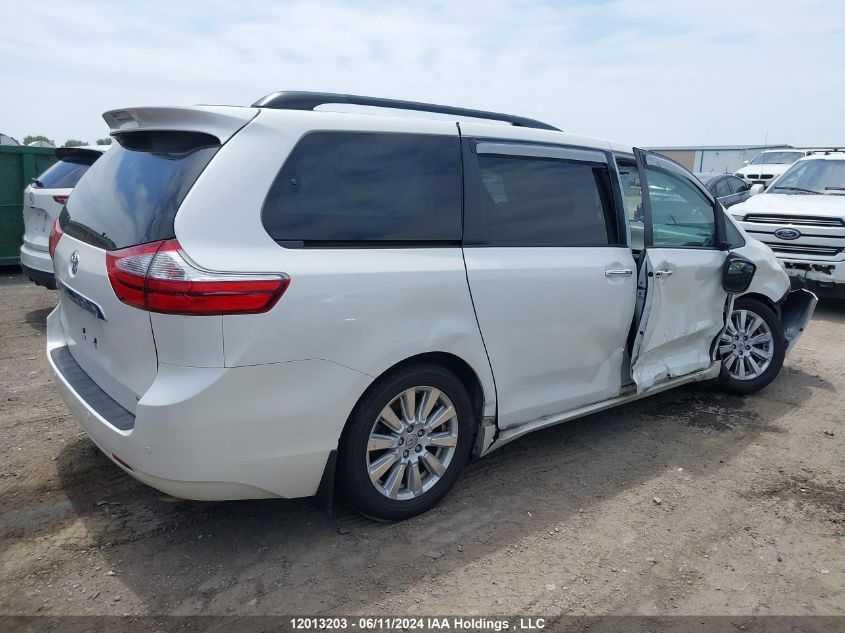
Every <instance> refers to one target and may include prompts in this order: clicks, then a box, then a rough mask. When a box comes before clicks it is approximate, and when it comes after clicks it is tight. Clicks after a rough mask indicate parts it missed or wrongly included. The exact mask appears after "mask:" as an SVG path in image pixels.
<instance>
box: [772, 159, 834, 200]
mask: <svg viewBox="0 0 845 633" xmlns="http://www.w3.org/2000/svg"><path fill="white" fill-rule="evenodd" d="M771 191H773V192H774V191H776V192H778V193H826V194H838V195H845V160H825V159H818V160H803V161H801V162H800V163H796V164H795V165H793V166H792V167H790V168H789V170H788V171H787V172H786V173H785V174H784V175H783V176H781V177H780V178H778V180H777V181H776V182H775V184H774V186H773V187H772V188H771Z"/></svg>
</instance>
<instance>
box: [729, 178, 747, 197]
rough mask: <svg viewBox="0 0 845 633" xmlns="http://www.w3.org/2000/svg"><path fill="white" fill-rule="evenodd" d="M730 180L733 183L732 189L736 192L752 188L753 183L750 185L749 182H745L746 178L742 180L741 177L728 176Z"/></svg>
mask: <svg viewBox="0 0 845 633" xmlns="http://www.w3.org/2000/svg"><path fill="white" fill-rule="evenodd" d="M728 182H729V183H730V185H731V191H733V192H734V193H742V192H743V191H748V190H749V189H751V185H749V184H748V183H747V182H745V181H744V180H740V179H739V178H734V177H733V176H731V177H730V178H728Z"/></svg>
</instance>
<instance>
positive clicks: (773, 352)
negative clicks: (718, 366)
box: [719, 297, 786, 395]
mask: <svg viewBox="0 0 845 633" xmlns="http://www.w3.org/2000/svg"><path fill="white" fill-rule="evenodd" d="M785 356H786V336H785V335H784V332H783V325H781V322H780V319H778V317H777V315H776V314H775V313H774V311H773V310H772V309H771V308H770V307H769V306H767V305H766V304H765V303H763V302H762V301H759V300H757V299H751V298H746V297H740V298H739V299H737V300H736V301H735V302H734V307H733V312H732V313H731V318H730V320H729V322H728V328H727V329H726V330H725V334H724V335H723V336H722V338H721V340H720V341H719V357H720V358H721V359H722V371H721V373H720V374H719V386H720V387H721V388H722V389H723V390H725V391H728V392H730V393H735V394H740V395H743V394H749V393H754V392H755V391H759V390H760V389H762V388H763V387H765V386H766V385H768V384H769V383H770V382H772V381H773V380H774V379H775V377H776V376H777V375H778V373H780V370H781V368H782V367H783V359H784V357H785Z"/></svg>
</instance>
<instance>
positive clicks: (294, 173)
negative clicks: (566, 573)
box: [47, 92, 815, 520]
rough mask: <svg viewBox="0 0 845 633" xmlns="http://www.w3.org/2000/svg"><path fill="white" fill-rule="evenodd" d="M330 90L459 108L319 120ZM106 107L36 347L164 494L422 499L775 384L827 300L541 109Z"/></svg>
mask: <svg viewBox="0 0 845 633" xmlns="http://www.w3.org/2000/svg"><path fill="white" fill-rule="evenodd" d="M335 103H343V104H352V105H353V106H354V105H362V106H382V107H388V108H392V109H404V110H409V111H411V110H414V111H423V112H436V113H440V114H441V115H445V116H448V117H449V118H448V119H445V120H444V118H445V117H444V118H441V119H440V120H430V119H426V118H422V115H421V116H419V117H417V118H409V117H395V116H373V115H372V114H356V113H349V112H346V113H338V112H330V111H325V110H320V111H312V109H313V108H316V107H318V106H324V105H330V104H335ZM104 118H105V120H106V122H107V123H108V124H109V126H110V128H111V135H112V136H113V138H114V139H115V141H116V144H115V146H114V147H113V148H112V149H111V150H110V151H109V152H108V153H107V154H106V155H105V156H104V157H103V158H102V159H100V160H99V161H98V162H97V163H95V164H94V166H93V167H92V168H91V169H90V170H89V172H88V174H87V175H86V177H85V178H84V180H83V181H82V182H81V183H80V185H79V187H77V189H76V190H75V191H74V194H73V196H71V198H70V199H69V200H68V202H67V204H66V206H65V208H64V210H63V211H62V213H61V215H60V217H59V220H58V222H57V223H56V224H55V235H54V237H53V245H54V251H55V255H54V261H55V264H56V276H57V283H58V285H59V287H60V289H61V290H62V294H61V301H60V303H59V306H58V307H57V308H56V310H55V311H54V312H53V313H52V314H51V315H50V316H49V318H48V325H47V338H48V343H47V349H48V359H49V362H50V364H51V367H52V368H53V371H54V373H55V376H56V379H57V382H58V386H59V390H60V392H61V394H62V397H63V398H64V400H65V402H66V403H67V404H68V406H69V408H70V410H71V411H72V412H73V414H74V415H75V416H76V418H77V419H78V420H79V422H80V424H81V425H82V426H83V428H84V429H85V430H86V431H87V433H88V434H89V436H90V437H91V439H92V440H93V441H94V442H95V443H96V444H97V446H99V447H100V449H101V450H102V451H103V452H104V453H105V454H106V455H107V456H108V457H109V458H110V459H112V460H113V461H114V462H115V463H116V464H117V465H119V466H120V467H121V468H122V469H123V470H125V471H126V472H127V473H128V474H130V475H132V476H133V477H136V478H137V479H139V480H140V481H142V482H144V483H147V484H149V485H151V486H153V487H155V488H158V489H159V490H162V491H164V492H166V493H169V494H172V495H175V496H177V497H182V498H190V499H243V498H257V497H301V496H307V495H314V494H315V493H317V492H318V491H319V492H320V494H325V495H329V496H330V491H331V489H332V486H333V484H334V483H335V482H336V483H337V485H338V486H339V488H340V489H341V491H342V492H343V493H344V495H345V496H346V498H347V499H348V500H349V501H350V502H351V504H352V505H353V506H354V507H356V508H357V509H358V510H360V511H361V512H362V513H364V514H367V515H369V516H373V517H377V518H380V519H388V520H396V519H403V518H406V517H409V516H413V515H415V514H418V513H420V512H423V511H425V510H427V509H429V508H431V507H432V506H433V505H435V504H436V503H437V502H438V501H439V500H440V499H442V498H443V496H444V495H446V493H447V491H448V490H449V489H450V488H451V487H452V485H453V484H454V483H455V481H456V479H457V478H458V475H459V474H460V472H461V469H462V468H463V466H464V465H465V464H466V462H467V460H468V459H469V457H470V454H471V453H472V452H473V451H474V452H475V453H476V454H477V455H486V454H488V453H490V452H491V451H493V450H495V449H497V448H499V447H501V446H503V445H505V444H507V443H508V442H510V441H512V440H514V439H516V438H518V437H521V436H523V435H525V434H526V433H528V432H530V431H534V430H536V429H540V428H543V427H547V426H549V425H553V424H558V423H560V422H564V421H566V420H571V419H573V418H577V417H580V416H584V415H587V414H589V413H592V412H595V411H598V410H600V409H605V408H608V407H612V406H616V405H619V404H622V403H626V402H630V401H632V400H636V399H638V398H642V397H645V396H648V395H651V394H654V393H658V392H660V391H663V390H665V389H669V388H672V387H675V386H678V385H681V384H686V383H690V382H696V381H706V380H713V379H717V380H719V381H720V383H721V384H722V386H723V387H724V388H726V389H730V390H733V391H735V392H739V393H750V392H753V391H756V390H758V389H760V388H762V387H763V386H765V385H766V384H768V383H769V382H770V381H771V380H772V379H774V377H775V376H776V375H777V373H778V372H779V371H780V368H781V365H782V363H783V359H784V354H785V353H786V351H787V349H788V348H789V346H790V345H792V344H794V342H795V340H796V339H797V338H798V336H799V335H800V332H801V329H802V328H803V327H804V324H805V323H806V321H807V319H809V317H810V315H811V313H812V311H813V307H814V305H815V297H814V296H813V295H812V294H811V293H809V292H806V291H803V290H798V291H795V292H792V293H789V292H788V291H789V281H788V278H787V277H786V275H785V273H784V272H783V270H782V268H781V267H780V265H779V264H778V262H777V259H776V258H775V257H774V256H773V255H772V253H771V251H770V250H769V249H768V248H767V247H765V246H764V245H762V244H761V243H760V242H758V241H757V240H755V239H753V238H750V237H745V236H743V234H742V231H741V230H740V229H737V228H736V227H733V228H729V227H732V226H733V225H732V224H731V221H730V220H726V218H725V216H724V214H723V213H722V211H721V209H720V208H719V206H718V205H717V204H716V203H715V201H714V200H713V198H712V197H711V196H710V194H709V193H708V192H707V190H706V189H705V188H704V187H703V186H702V185H701V184H700V183H699V182H698V181H697V180H696V179H695V177H694V176H692V174H690V173H689V172H687V171H686V170H684V169H683V168H682V167H681V166H679V165H678V164H676V163H674V162H672V161H670V160H668V159H665V158H662V157H660V156H658V155H656V154H652V153H649V152H645V151H642V150H637V149H632V148H630V147H625V146H621V145H614V144H610V143H608V142H606V141H600V140H594V139H588V138H583V137H579V136H575V135H572V134H565V133H563V132H560V131H559V130H557V129H556V128H554V127H552V126H550V125H548V124H545V123H541V122H538V121H534V120H531V119H526V118H522V117H514V116H510V115H503V114H497V113H490V112H481V111H476V110H466V109H462V108H452V107H446V106H433V105H430V104H419V103H410V102H401V101H393V100H383V99H374V98H369V97H352V96H348V95H324V94H314V93H285V92H282V93H274V94H271V95H269V96H267V97H265V98H263V99H261V100H260V101H258V102H257V103H256V104H254V105H253V106H252V107H223V106H197V107H192V108H130V109H124V110H115V111H111V112H107V113H105V115H104ZM469 118H471V119H472V120H468V119H469ZM480 119H482V120H483V119H492V120H496V121H498V122H499V123H498V124H490V123H489V122H484V121H482V120H480ZM456 123H457V124H456ZM501 123H509V124H510V125H502V124H501ZM246 164H248V165H249V169H244V165H246ZM621 171H625V172H626V173H627V174H629V175H630V174H631V173H636V174H637V175H638V176H637V177H638V178H639V177H640V176H641V177H642V179H643V181H644V182H646V183H647V185H648V186H646V187H639V183H637V188H638V189H639V195H640V202H639V204H640V205H641V206H642V207H643V209H644V213H643V220H642V222H641V225H642V227H643V228H642V231H641V234H642V235H643V236H644V244H643V246H642V247H640V248H634V247H632V245H631V243H630V239H629V231H630V227H631V225H632V224H634V223H635V222H634V221H630V220H629V217H630V216H631V208H630V207H631V204H632V202H628V203H626V202H624V201H623V200H629V201H633V200H634V199H635V197H636V194H635V193H634V192H631V191H626V192H625V195H624V197H623V196H622V195H620V193H621V192H620V189H623V188H624V186H625V184H624V182H623V180H622V179H620V177H619V172H621ZM626 178H627V176H626ZM650 187H653V188H654V189H655V191H658V190H659V191H661V192H662V195H660V196H657V195H654V196H652V195H651V193H650ZM731 231H733V233H734V234H735V237H736V241H734V242H731ZM729 244H731V245H729ZM755 270H756V273H755ZM749 284H750V285H749ZM740 293H742V296H741V297H740V298H738V299H736V300H735V301H733V299H734V297H735V296H736V295H737V294H740ZM732 301H733V303H732ZM632 324H633V325H632ZM719 357H721V359H722V360H721V361H720V360H719Z"/></svg>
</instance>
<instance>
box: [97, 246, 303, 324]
mask: <svg viewBox="0 0 845 633" xmlns="http://www.w3.org/2000/svg"><path fill="white" fill-rule="evenodd" d="M106 267H107V269H108V274H109V281H110V282H111V286H112V289H113V290H114V293H115V295H117V297H118V299H120V300H121V301H123V302H124V303H126V304H129V305H131V306H134V307H136V308H141V309H142V310H148V311H150V312H162V313H164V314H186V315H223V314H258V313H261V312H267V311H268V310H270V308H272V307H273V306H274V305H276V302H277V301H278V300H279V298H280V297H281V296H282V294H284V292H285V290H286V289H287V287H288V285H289V284H290V278H289V277H287V276H286V275H282V274H256V275H253V274H239V273H235V274H230V273H219V272H212V271H207V270H202V269H200V268H198V267H197V266H195V265H194V264H192V263H191V262H190V260H189V259H188V258H187V256H186V255H185V254H184V253H183V252H182V248H181V246H179V242H178V241H176V240H175V239H173V240H165V241H160V242H151V243H149V244H141V245H140V246H130V247H129V248H124V249H121V250H117V251H109V252H107V253H106Z"/></svg>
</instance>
